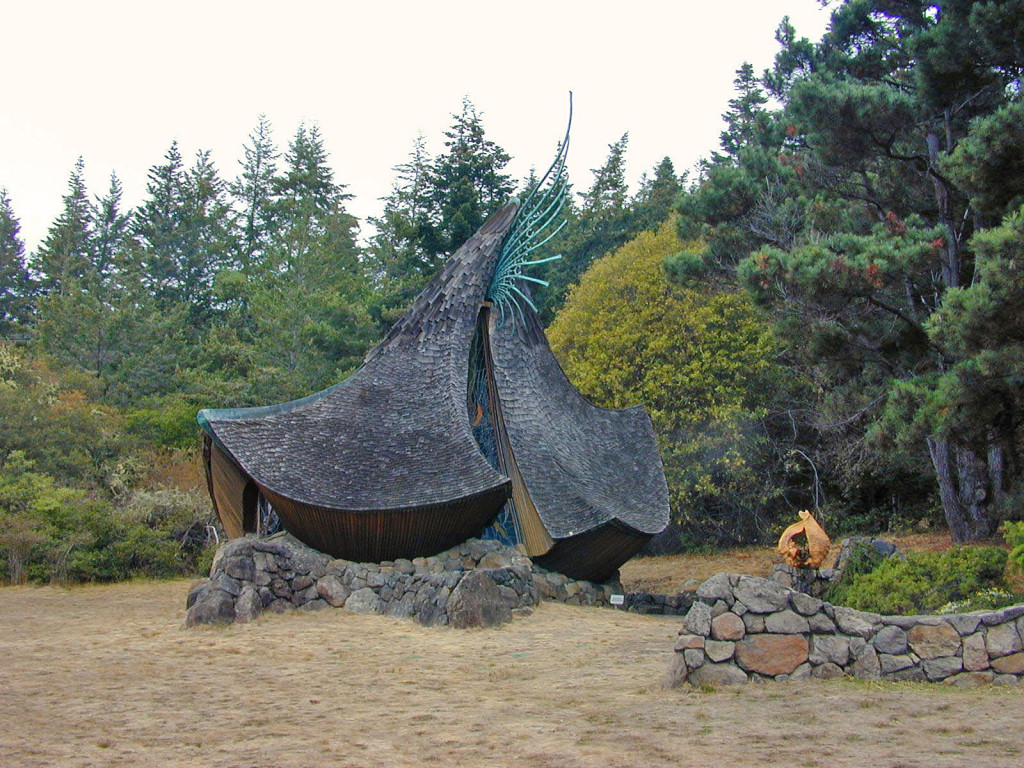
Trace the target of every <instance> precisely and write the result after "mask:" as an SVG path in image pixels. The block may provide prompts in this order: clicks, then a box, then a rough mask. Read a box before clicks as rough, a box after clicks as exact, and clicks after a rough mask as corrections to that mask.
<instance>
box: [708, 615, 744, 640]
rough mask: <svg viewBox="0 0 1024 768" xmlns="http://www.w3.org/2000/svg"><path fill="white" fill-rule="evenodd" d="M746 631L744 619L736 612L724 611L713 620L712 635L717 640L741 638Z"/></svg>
mask: <svg viewBox="0 0 1024 768" xmlns="http://www.w3.org/2000/svg"><path fill="white" fill-rule="evenodd" d="M746 633H747V628H746V626H745V625H744V624H743V619H741V618H740V617H739V616H737V615H736V614H735V613H723V614H722V615H721V616H715V618H713V619H712V620H711V636H712V637H713V638H714V639H715V640H739V639H741V638H742V637H743V635H745V634H746Z"/></svg>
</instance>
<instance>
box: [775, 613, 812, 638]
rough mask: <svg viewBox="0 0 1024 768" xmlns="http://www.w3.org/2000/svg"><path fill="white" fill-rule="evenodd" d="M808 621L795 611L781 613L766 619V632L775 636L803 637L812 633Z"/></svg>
mask: <svg viewBox="0 0 1024 768" xmlns="http://www.w3.org/2000/svg"><path fill="white" fill-rule="evenodd" d="M810 629H811V628H810V625H809V624H808V623H807V619H806V618H804V617H803V616H801V615H800V614H799V613H796V612H794V611H789V610H786V611H779V612H778V613H771V614H768V615H767V616H765V617H764V630H765V632H771V633H773V634H782V635H802V634H803V633H805V632H810Z"/></svg>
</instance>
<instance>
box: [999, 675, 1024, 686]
mask: <svg viewBox="0 0 1024 768" xmlns="http://www.w3.org/2000/svg"><path fill="white" fill-rule="evenodd" d="M1021 680H1022V679H1021V678H1020V677H1017V675H996V676H995V677H994V678H992V684H993V685H1020V684H1021Z"/></svg>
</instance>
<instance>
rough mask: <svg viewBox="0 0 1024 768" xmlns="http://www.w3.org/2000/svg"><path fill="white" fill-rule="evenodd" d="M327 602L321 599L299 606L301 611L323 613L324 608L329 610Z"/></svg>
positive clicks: (308, 601)
mask: <svg viewBox="0 0 1024 768" xmlns="http://www.w3.org/2000/svg"><path fill="white" fill-rule="evenodd" d="M328 607H329V606H328V605H327V601H326V600H321V599H320V598H319V597H318V598H316V599H314V600H307V601H306V602H304V603H303V604H302V605H300V606H299V610H300V611H308V612H310V613H312V612H315V611H322V610H323V609H324V608H328Z"/></svg>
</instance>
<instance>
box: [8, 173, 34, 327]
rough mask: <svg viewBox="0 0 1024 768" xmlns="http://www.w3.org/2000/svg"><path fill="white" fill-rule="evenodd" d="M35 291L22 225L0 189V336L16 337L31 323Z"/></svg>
mask: <svg viewBox="0 0 1024 768" xmlns="http://www.w3.org/2000/svg"><path fill="white" fill-rule="evenodd" d="M32 288H33V286H32V282H31V280H30V278H29V274H28V268H27V266H26V263H25V241H24V240H22V239H21V223H20V222H19V221H18V219H17V217H16V216H15V215H14V208H13V207H12V205H11V198H10V197H9V196H8V194H7V190H6V189H5V188H3V187H0V336H2V337H4V338H9V337H12V336H13V335H15V334H17V333H18V331H19V330H20V329H22V328H24V326H25V325H26V324H27V323H28V322H29V321H30V318H31V309H32V304H31V301H32V293H33V290H32Z"/></svg>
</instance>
